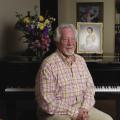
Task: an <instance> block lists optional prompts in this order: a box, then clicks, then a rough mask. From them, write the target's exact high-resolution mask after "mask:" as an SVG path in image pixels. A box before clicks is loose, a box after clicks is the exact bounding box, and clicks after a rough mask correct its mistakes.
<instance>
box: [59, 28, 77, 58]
mask: <svg viewBox="0 0 120 120" xmlns="http://www.w3.org/2000/svg"><path fill="white" fill-rule="evenodd" d="M58 48H59V50H60V51H61V52H62V53H63V54H64V55H66V56H70V55H73V54H74V51H75V48H76V40H75V34H74V31H73V30H72V29H71V28H64V29H62V30H61V38H60V42H59V43H58Z"/></svg>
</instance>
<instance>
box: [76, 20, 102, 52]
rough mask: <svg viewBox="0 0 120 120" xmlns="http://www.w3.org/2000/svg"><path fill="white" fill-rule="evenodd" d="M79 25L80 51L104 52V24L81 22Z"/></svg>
mask: <svg viewBox="0 0 120 120" xmlns="http://www.w3.org/2000/svg"><path fill="white" fill-rule="evenodd" d="M77 27H78V45H77V47H78V48H77V49H78V50H77V51H78V52H80V53H81V52H83V53H84V52H85V53H102V24H100V23H96V24H95V23H92V24H91V23H80V22H78V24H77Z"/></svg>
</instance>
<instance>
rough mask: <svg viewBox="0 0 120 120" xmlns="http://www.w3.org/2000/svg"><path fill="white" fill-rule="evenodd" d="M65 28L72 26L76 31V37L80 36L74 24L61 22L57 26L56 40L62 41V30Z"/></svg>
mask: <svg viewBox="0 0 120 120" xmlns="http://www.w3.org/2000/svg"><path fill="white" fill-rule="evenodd" d="M64 28H71V29H72V30H73V32H74V33H75V39H76V40H77V39H78V38H77V37H78V36H77V35H78V32H77V30H76V28H75V26H74V25H73V24H61V25H59V26H58V27H57V28H56V35H55V37H54V40H55V41H56V42H59V41H60V38H61V30H62V29H64Z"/></svg>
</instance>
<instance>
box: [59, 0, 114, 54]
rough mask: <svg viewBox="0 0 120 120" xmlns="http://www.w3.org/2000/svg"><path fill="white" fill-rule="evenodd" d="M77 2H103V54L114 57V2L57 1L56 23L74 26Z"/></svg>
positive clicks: (105, 0)
mask: <svg viewBox="0 0 120 120" xmlns="http://www.w3.org/2000/svg"><path fill="white" fill-rule="evenodd" d="M77 2H104V20H103V24H104V29H103V54H104V55H114V46H115V31H114V24H115V0H76V1H75V0H58V17H59V18H58V19H59V21H58V23H59V24H60V23H73V24H75V25H76V3H77Z"/></svg>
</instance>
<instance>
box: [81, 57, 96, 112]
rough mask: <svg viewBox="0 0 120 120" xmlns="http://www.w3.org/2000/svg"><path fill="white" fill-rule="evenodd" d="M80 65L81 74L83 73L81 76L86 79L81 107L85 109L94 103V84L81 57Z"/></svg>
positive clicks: (88, 108)
mask: <svg viewBox="0 0 120 120" xmlns="http://www.w3.org/2000/svg"><path fill="white" fill-rule="evenodd" d="M82 65H83V68H84V69H83V74H84V75H83V76H84V79H85V81H86V89H85V91H84V96H83V97H84V100H83V104H82V106H81V108H85V109H87V110H90V109H91V108H92V107H93V106H94V104H95V99H94V96H95V86H94V83H93V79H92V76H91V74H90V72H89V70H88V67H87V65H86V62H85V60H84V59H83V62H82Z"/></svg>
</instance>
